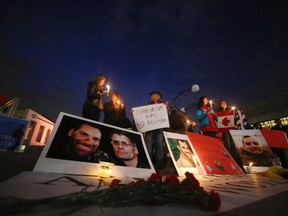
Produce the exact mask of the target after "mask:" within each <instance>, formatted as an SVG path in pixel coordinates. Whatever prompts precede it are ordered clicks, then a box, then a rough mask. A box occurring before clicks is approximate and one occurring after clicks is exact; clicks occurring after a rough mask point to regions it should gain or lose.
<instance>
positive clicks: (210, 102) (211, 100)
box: [209, 100, 213, 108]
mask: <svg viewBox="0 0 288 216" xmlns="http://www.w3.org/2000/svg"><path fill="white" fill-rule="evenodd" d="M209 103H210V105H211V108H212V103H213V102H212V100H210V101H209Z"/></svg>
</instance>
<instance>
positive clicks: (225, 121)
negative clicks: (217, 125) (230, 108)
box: [222, 117, 231, 126]
mask: <svg viewBox="0 0 288 216" xmlns="http://www.w3.org/2000/svg"><path fill="white" fill-rule="evenodd" d="M230 122H231V121H230V120H229V119H228V118H227V117H225V118H223V120H222V124H223V125H224V126H228V125H229V123H230Z"/></svg>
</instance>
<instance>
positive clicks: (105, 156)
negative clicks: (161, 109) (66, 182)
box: [33, 112, 155, 178]
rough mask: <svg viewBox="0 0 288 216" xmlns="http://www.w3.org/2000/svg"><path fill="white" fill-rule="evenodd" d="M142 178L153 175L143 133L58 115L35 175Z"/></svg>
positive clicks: (66, 114)
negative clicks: (107, 168)
mask: <svg viewBox="0 0 288 216" xmlns="http://www.w3.org/2000/svg"><path fill="white" fill-rule="evenodd" d="M100 163H101V164H103V163H106V164H112V165H113V166H111V167H112V168H111V173H110V176H111V177H113V176H120V175H125V176H129V177H132V178H145V177H148V176H150V175H151V174H152V173H154V172H155V170H154V167H153V164H152V162H151V160H150V157H149V154H148V151H147V149H146V146H145V142H144V138H143V135H142V133H139V132H135V131H132V130H127V129H124V128H120V127H116V126H112V125H108V124H104V123H102V122H98V121H93V120H90V119H86V118H82V117H79V116H75V115H71V114H68V113H63V112H61V113H60V114H59V116H58V118H57V121H56V123H55V126H54V128H53V131H52V133H51V135H50V137H49V139H48V141H47V144H46V145H45V147H44V149H43V151H42V153H41V155H40V157H39V159H38V161H37V163H36V165H35V167H34V170H33V171H34V172H48V173H62V174H74V175H92V176H97V175H98V174H99V171H100V167H103V166H102V165H101V166H100Z"/></svg>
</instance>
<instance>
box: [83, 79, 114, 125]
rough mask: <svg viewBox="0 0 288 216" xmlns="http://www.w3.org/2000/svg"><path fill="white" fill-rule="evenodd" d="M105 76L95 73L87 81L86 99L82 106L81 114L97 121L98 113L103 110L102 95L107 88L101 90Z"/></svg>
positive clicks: (107, 91) (106, 91)
mask: <svg viewBox="0 0 288 216" xmlns="http://www.w3.org/2000/svg"><path fill="white" fill-rule="evenodd" d="M105 81H106V77H105V76H104V75H102V74H97V75H96V76H95V78H94V79H93V80H91V81H90V82H89V83H88V86H87V95H86V100H85V102H84V104H83V108H82V116H83V117H84V118H89V119H92V120H95V121H99V119H100V113H101V111H102V110H103V102H102V99H103V95H105V94H106V95H108V94H109V90H103V89H102V88H103V86H104V85H105Z"/></svg>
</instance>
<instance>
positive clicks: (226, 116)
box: [216, 110, 235, 132]
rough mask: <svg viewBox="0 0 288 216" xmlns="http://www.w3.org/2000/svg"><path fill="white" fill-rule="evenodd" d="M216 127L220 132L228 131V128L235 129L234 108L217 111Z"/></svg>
mask: <svg viewBox="0 0 288 216" xmlns="http://www.w3.org/2000/svg"><path fill="white" fill-rule="evenodd" d="M216 114H217V117H218V122H217V127H218V130H219V131H220V132H228V131H229V129H235V124H234V110H227V111H222V112H217V113H216Z"/></svg>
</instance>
